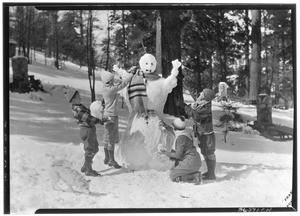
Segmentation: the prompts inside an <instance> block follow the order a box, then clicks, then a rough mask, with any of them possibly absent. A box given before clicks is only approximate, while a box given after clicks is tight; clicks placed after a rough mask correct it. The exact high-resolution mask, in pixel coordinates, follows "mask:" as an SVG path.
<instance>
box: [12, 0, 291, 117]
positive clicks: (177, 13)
mask: <svg viewBox="0 0 300 216" xmlns="http://www.w3.org/2000/svg"><path fill="white" fill-rule="evenodd" d="M170 9H171V10H170ZM9 23H10V25H9V39H10V41H12V43H16V44H17V47H18V48H17V52H18V54H23V55H24V56H26V57H27V58H28V60H29V64H30V63H31V61H32V59H34V58H35V51H42V52H44V53H45V56H46V57H53V59H54V60H53V64H54V65H55V67H56V68H57V69H58V70H63V69H64V61H72V62H74V63H76V64H79V65H80V66H87V68H88V71H87V76H88V77H89V82H90V89H91V101H94V100H96V95H95V74H96V73H98V72H99V71H100V69H105V70H108V71H112V66H113V65H115V64H118V65H119V66H120V67H123V68H125V69H129V68H130V67H131V66H134V65H138V61H139V59H140V57H141V56H142V55H143V54H144V53H146V52H147V53H151V54H153V55H155V56H156V59H157V62H158V66H157V71H156V73H158V74H161V75H162V76H163V77H167V76H168V75H169V74H170V71H171V66H172V65H171V61H172V60H174V59H180V60H181V62H182V63H183V65H184V67H183V69H182V70H181V71H180V73H179V76H178V85H177V87H176V88H175V89H174V90H173V92H172V93H171V94H169V96H168V100H167V103H166V105H165V109H164V112H165V113H168V114H171V115H175V116H176V115H178V110H177V108H176V106H175V102H174V101H175V100H178V99H179V100H180V99H182V94H183V91H185V90H189V92H190V93H191V95H192V96H193V98H195V97H196V95H197V94H198V93H199V92H200V91H201V90H202V89H204V88H212V89H214V90H215V91H216V93H217V92H218V89H217V87H218V84H219V83H220V82H226V83H228V85H229V89H228V91H229V96H230V99H231V100H235V101H242V102H243V103H255V101H256V99H257V96H258V94H260V93H261V92H266V93H267V94H268V95H269V96H270V97H271V98H272V101H273V104H274V105H278V104H281V107H284V108H285V109H287V108H292V107H294V82H295V80H294V79H293V78H294V75H295V73H294V72H295V68H294V67H293V63H294V61H295V60H294V58H295V55H294V53H295V46H294V44H293V39H295V34H294V32H293V31H294V29H295V28H294V27H295V5H290V4H286V5H284V4H281V5H271V6H270V5H267V6H264V5H261V6H259V7H258V6H255V5H239V6H233V5H216V6H208V5H201V4H199V5H195V6H194V5H193V6H191V5H173V6H172V7H170V5H167V4H165V5H159V4H145V5H143V6H141V5H134V4H123V5H122V4H116V5H112V4H107V5H104V6H103V5H102V6H99V5H98V6H97V5H92V6H86V5H82V6H78V5H77V6H72V4H69V5H64V4H62V5H59V4H56V5H55V4H54V5H50V7H49V5H43V4H41V5H26V6H21V5H17V6H15V7H10V8H9ZM46 61H47V60H46V58H45V65H46V64H47V62H46Z"/></svg>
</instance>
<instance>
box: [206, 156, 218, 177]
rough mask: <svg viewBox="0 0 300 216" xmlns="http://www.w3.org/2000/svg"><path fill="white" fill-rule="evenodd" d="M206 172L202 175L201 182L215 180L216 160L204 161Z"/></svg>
mask: <svg viewBox="0 0 300 216" xmlns="http://www.w3.org/2000/svg"><path fill="white" fill-rule="evenodd" d="M205 161H206V165H207V172H206V173H204V174H203V180H215V179H216V175H215V169H216V160H209V159H206V160H205Z"/></svg>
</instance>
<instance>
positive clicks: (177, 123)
mask: <svg viewBox="0 0 300 216" xmlns="http://www.w3.org/2000/svg"><path fill="white" fill-rule="evenodd" d="M172 125H173V126H174V127H175V128H177V129H179V130H184V129H185V127H186V125H185V118H184V117H183V116H180V117H179V118H176V119H174V121H173V122H172Z"/></svg>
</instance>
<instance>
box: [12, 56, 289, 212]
mask: <svg viewBox="0 0 300 216" xmlns="http://www.w3.org/2000/svg"><path fill="white" fill-rule="evenodd" d="M47 62H50V60H48V61H47ZM43 63H44V58H43V57H41V56H39V55H38V53H36V62H34V64H33V65H29V67H28V70H29V75H34V77H35V79H40V80H41V81H42V85H43V86H44V88H45V89H46V90H47V91H48V92H50V93H51V94H50V93H41V92H31V93H26V94H19V93H12V92H10V93H9V108H10V109H9V111H10V134H9V139H10V140H9V144H10V211H11V213H12V214H32V213H34V212H35V211H36V210H37V209H41V208H50V209H51V208H56V209H57V208H62V209H67V208H79V209H80V208H84V209H86V208H88V209H91V208H97V209H103V208H111V209H120V208H125V209H126V208H197V209H198V208H199V209H205V208H237V209H240V208H259V207H266V208H270V209H271V208H275V207H282V208H285V207H287V205H288V203H289V202H290V201H291V197H289V198H288V199H286V197H287V196H288V195H289V194H290V192H291V191H292V176H293V169H292V168H293V166H292V162H293V141H280V142H279V141H272V140H270V139H266V138H265V137H263V136H261V135H259V134H258V133H257V132H255V131H253V130H252V129H251V128H247V127H245V128H244V131H243V132H229V134H228V136H227V142H226V143H225V142H224V141H223V140H222V139H223V134H222V130H223V128H220V127H214V130H215V133H216V141H217V150H216V156H217V167H216V175H217V180H216V181H215V182H203V183H202V184H201V185H199V186H196V185H193V184H188V183H174V182H171V181H170V179H169V170H162V171H158V170H156V169H150V168H149V169H144V170H140V171H132V170H131V169H126V168H123V169H114V168H111V167H108V166H107V165H104V164H103V159H104V152H103V148H102V146H103V138H102V137H103V126H101V125H97V135H98V142H99V145H100V150H99V152H98V154H97V155H96V156H95V158H94V163H93V168H94V169H95V170H97V171H99V172H100V173H101V175H102V176H101V177H87V176H84V177H85V178H86V179H90V180H91V183H90V191H91V193H90V194H82V193H77V194H75V193H72V192H69V191H57V190H53V189H52V186H51V178H50V175H49V170H50V169H51V164H52V163H53V162H54V161H55V160H59V159H63V160H65V161H66V162H68V163H69V164H71V167H72V168H73V169H75V170H76V171H78V172H80V168H81V166H82V164H83V161H84V157H83V146H82V144H81V143H80V137H79V128H78V126H77V125H76V123H75V120H74V119H73V118H72V112H71V108H70V104H69V103H67V102H66V100H65V98H64V91H65V89H66V88H67V87H68V86H72V87H74V88H76V89H78V90H79V91H80V92H81V97H82V102H83V104H85V105H86V106H89V105H90V92H89V81H88V77H87V72H86V69H85V68H79V67H78V66H76V65H74V64H71V63H68V62H66V68H65V69H64V70H56V69H55V68H54V67H53V66H51V65H47V66H45V65H44V64H43ZM10 75H11V76H12V69H11V68H10ZM99 85H100V81H99V73H98V72H97V82H96V90H97V91H96V93H97V97H98V98H100V97H101V96H100V93H101V92H99V91H98V89H100V88H99V87H100V86H99ZM184 98H185V100H186V102H187V103H190V102H192V99H191V97H190V96H189V95H184ZM237 105H238V106H239V107H240V108H239V109H238V113H240V114H242V115H243V117H244V118H245V119H247V120H249V121H253V120H255V116H256V109H255V107H253V106H250V105H242V104H237ZM119 109H120V112H119V115H120V116H119V118H120V121H119V123H120V125H119V127H120V135H122V134H123V133H124V131H125V129H126V127H127V124H128V121H127V119H128V115H129V112H128V109H127V108H126V107H124V108H122V107H121V103H120V104H119ZM221 114H222V109H221V107H220V104H219V103H217V102H213V118H214V123H215V122H216V121H217V119H218V116H220V115H221ZM163 117H164V118H165V121H166V122H167V123H171V121H172V119H173V117H171V116H169V115H164V116H163ZM293 117H294V112H293V110H273V120H274V123H279V124H282V125H286V126H290V127H292V126H293ZM192 124H193V123H192V121H191V120H188V129H189V130H190V131H191V130H192ZM116 148H117V149H118V148H119V145H117V146H116ZM117 149H116V150H117ZM198 151H199V148H198ZM199 152H200V151H199ZM137 157H138V155H137ZM120 159H121V158H120V157H119V156H118V155H116V160H117V161H120ZM202 160H203V157H202ZM200 171H201V172H205V171H206V165H205V162H204V161H203V162H202V167H201V169H200ZM60 187H61V188H64V187H65V185H64V184H63V183H62V182H60ZM285 199H286V200H285ZM290 208H291V207H290Z"/></svg>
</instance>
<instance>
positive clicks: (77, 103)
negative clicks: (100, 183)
mask: <svg viewBox="0 0 300 216" xmlns="http://www.w3.org/2000/svg"><path fill="white" fill-rule="evenodd" d="M66 97H67V100H68V102H69V103H71V104H72V111H73V117H74V118H75V119H76V123H77V124H78V125H79V126H80V137H81V140H82V142H83V145H84V151H85V154H84V156H85V162H84V164H83V166H82V168H81V172H84V173H85V175H87V176H100V174H98V173H97V172H96V171H95V170H93V169H92V162H93V158H94V156H95V155H96V153H97V152H98V151H99V147H98V141H97V135H96V127H95V124H97V123H100V124H103V123H104V122H107V121H109V118H106V117H102V119H98V118H95V117H93V116H92V115H91V114H90V110H89V109H88V108H87V107H85V106H84V105H83V104H81V98H80V94H79V92H78V91H77V90H75V89H73V88H71V89H69V90H68V92H67V95H66Z"/></svg>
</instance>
